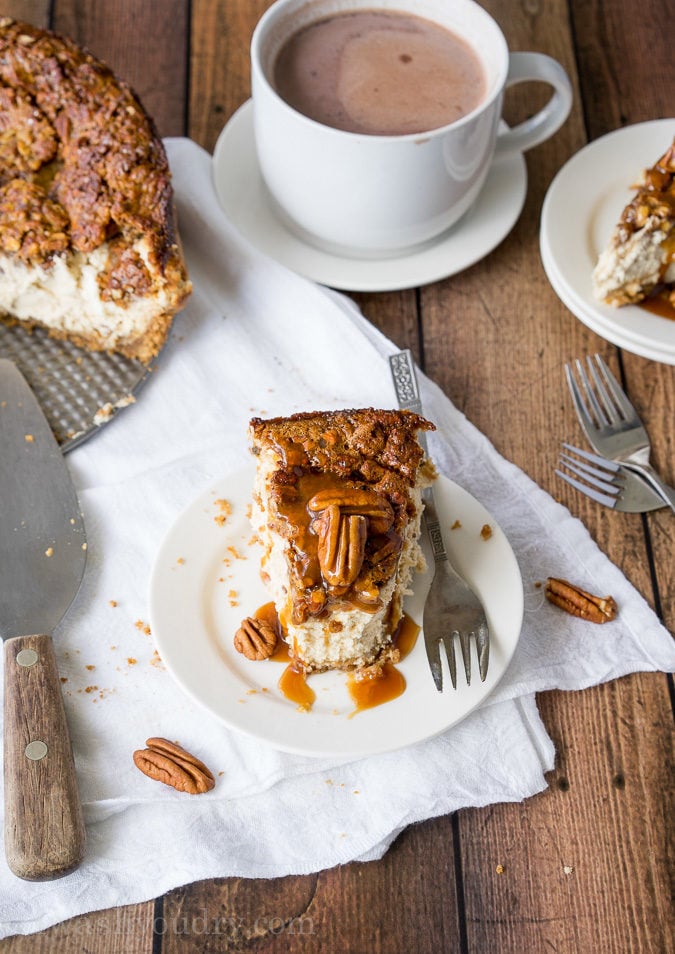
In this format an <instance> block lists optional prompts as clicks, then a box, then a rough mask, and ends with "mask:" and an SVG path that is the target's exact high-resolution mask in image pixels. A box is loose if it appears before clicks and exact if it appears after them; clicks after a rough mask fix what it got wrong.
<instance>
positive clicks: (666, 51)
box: [570, 0, 675, 158]
mask: <svg viewBox="0 0 675 954" xmlns="http://www.w3.org/2000/svg"><path fill="white" fill-rule="evenodd" d="M570 15H571V18H572V23H573V27H574V36H575V41H576V50H577V56H578V59H579V63H580V66H581V70H580V75H581V89H582V93H583V101H584V111H585V116H586V125H587V131H588V138H589V139H596V138H597V137H598V136H601V135H603V134H604V133H606V132H610V131H611V130H612V129H618V128H619V127H620V126H625V125H628V124H629V123H637V122H643V121H645V120H648V119H659V118H660V117H662V116H672V115H673V85H674V82H675V62H674V61H673V19H672V10H671V9H669V7H668V4H666V3H661V2H659V0H641V2H640V5H639V8H638V7H637V6H636V4H635V3H633V2H632V0H613V2H612V3H611V4H608V3H604V2H603V0H570ZM654 158H657V157H654Z"/></svg>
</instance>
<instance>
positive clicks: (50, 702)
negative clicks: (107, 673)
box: [0, 359, 86, 881]
mask: <svg viewBox="0 0 675 954" xmlns="http://www.w3.org/2000/svg"><path fill="white" fill-rule="evenodd" d="M85 562H86V542H85V531H84V522H83V519H82V514H81V513H80V506H79V503H78V500H77V494H76V493H75V488H74V487H73V484H72V481H71V479H70V474H69V472H68V469H67V467H66V464H65V462H64V460H63V456H62V454H61V451H60V449H59V446H58V444H57V443H56V440H55V438H54V435H53V433H52V430H51V428H50V426H49V424H48V423H47V420H46V418H45V416H44V414H43V412H42V410H41V408H40V405H39V404H38V402H37V400H36V398H35V396H34V395H33V392H32V391H31V389H30V388H29V386H28V384H27V383H26V381H25V379H24V377H23V376H22V374H21V373H20V372H19V371H18V369H17V368H16V366H15V365H14V364H13V363H12V362H11V361H7V360H4V359H3V360H0V636H1V637H2V639H3V641H4V657H5V659H4V668H5V700H4V762H5V852H6V856H7V863H8V865H9V867H10V868H11V870H12V871H13V872H14V874H15V875H17V876H18V877H20V878H25V879H27V880H30V881H41V880H48V879H51V878H57V877H60V876H61V875H64V874H66V873H67V872H68V871H72V870H73V868H75V867H76V866H77V865H78V864H79V862H80V861H81V859H82V856H83V853H84V840H85V833H84V823H83V819H82V807H81V804H80V798H79V793H78V790H77V780H76V777H75V766H74V762H73V755H72V749H71V745H70V738H69V734H68V725H67V723H66V717H65V711H64V706H63V699H62V696H61V686H60V683H59V676H58V672H57V669H56V662H55V658H54V650H53V645H52V637H51V632H52V630H53V629H54V627H55V626H56V625H57V624H58V623H59V622H60V621H61V619H62V617H63V616H64V615H65V613H66V611H67V609H68V607H69V606H70V604H71V602H72V600H73V599H74V598H75V594H76V593H77V591H78V589H79V586H80V582H81V580H82V576H83V573H84V567H85Z"/></svg>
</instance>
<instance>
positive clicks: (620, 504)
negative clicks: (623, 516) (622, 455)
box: [556, 444, 665, 513]
mask: <svg viewBox="0 0 675 954" xmlns="http://www.w3.org/2000/svg"><path fill="white" fill-rule="evenodd" d="M563 447H564V448H565V449H566V450H568V451H570V452H571V453H569V454H566V453H565V452H564V451H563V452H562V453H561V454H560V466H561V467H563V468H565V469H564V470H556V474H557V475H558V477H562V479H563V480H565V481H567V483H568V484H571V485H572V487H574V488H575V489H576V490H579V491H581V493H582V494H586V496H587V497H590V498H591V500H595V501H596V502H597V503H601V504H604V505H605V506H606V507H611V508H612V509H613V510H618V511H621V512H622V513H648V512H649V511H650V510H658V509H659V508H660V507H665V503H664V501H663V499H662V497H661V496H660V494H657V493H656V491H655V490H652V488H651V487H650V486H649V484H647V483H645V481H644V480H642V479H641V478H640V477H638V476H637V474H634V473H632V471H630V470H626V468H625V467H622V466H621V464H616V463H615V462H614V461H612V460H607V458H606V457H598V455H597V454H589V452H588V451H585V450H582V449H581V448H580V447H573V446H572V445H571V444H563ZM572 455H574V456H572ZM570 472H571V473H570ZM573 475H574V476H573Z"/></svg>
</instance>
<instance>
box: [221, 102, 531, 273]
mask: <svg viewBox="0 0 675 954" xmlns="http://www.w3.org/2000/svg"><path fill="white" fill-rule="evenodd" d="M213 181H214V185H215V189H216V193H217V195H218V199H219V201H220V204H221V206H222V207H223V209H224V211H225V212H226V214H227V216H228V217H229V219H230V221H231V222H232V223H233V224H234V226H235V227H236V228H237V229H238V230H239V232H241V234H242V235H243V236H244V237H245V238H246V239H248V240H249V242H251V244H252V245H253V246H254V247H255V248H257V249H258V251H260V252H264V253H265V254H267V255H269V256H270V257H271V258H273V259H275V260H276V261H278V262H280V263H281V264H282V265H286V266H287V267H288V268H290V269H291V270H292V271H294V272H298V273H299V274H300V275H304V276H305V277H307V278H311V279H314V281H317V282H321V283H322V284H324V285H330V286H331V287H333V288H340V289H343V290H345V291H393V290H395V289H399V288H414V287H416V286H418V285H425V284H428V283H429V282H434V281H438V280H439V279H441V278H447V277H448V276H449V275H455V274H456V273H457V272H460V271H462V270H463V269H465V268H468V267H469V266H470V265H474V264H475V263H476V262H478V261H480V259H482V258H484V257H485V256H486V255H488V254H489V253H490V252H491V251H492V250H493V249H494V248H496V246H497V245H498V244H499V243H500V242H501V241H502V240H503V239H504V238H506V236H507V235H508V233H509V232H510V231H511V229H512V228H513V226H514V225H515V223H516V221H517V220H518V216H519V215H520V212H521V210H522V208H523V203H524V201H525V195H526V193H527V170H526V166H525V160H524V158H523V156H522V155H520V154H516V155H515V156H511V157H508V158H507V157H505V158H503V159H499V160H496V161H495V162H494V163H493V165H492V168H491V169H490V172H489V173H488V177H487V180H486V182H485V186H484V187H483V190H482V192H481V194H480V195H479V197H478V200H477V201H476V203H475V205H474V206H473V208H471V209H470V210H469V212H467V214H466V215H465V216H464V217H463V218H462V220H461V221H460V222H458V223H457V224H456V225H455V226H453V227H452V228H451V229H449V230H448V231H447V232H445V233H444V234H443V235H442V236H440V237H439V238H438V240H437V241H435V242H434V243H430V244H429V245H426V246H424V247H423V248H421V249H420V250H419V251H416V252H414V253H412V254H409V255H404V256H400V257H398V258H387V259H384V260H376V261H373V260H371V259H369V260H363V259H355V258H346V257H345V258H343V257H341V256H339V255H333V254H331V253H329V252H325V251H321V250H319V249H317V248H314V247H313V246H311V245H309V244H307V243H306V242H304V241H303V240H302V239H301V238H299V236H297V235H295V234H294V233H293V232H291V231H290V230H289V229H288V228H287V226H286V225H285V224H284V223H283V222H282V221H281V220H280V219H279V218H278V216H277V215H276V213H275V211H274V209H273V208H272V203H271V201H270V199H269V196H268V193H267V190H266V188H265V185H264V183H263V181H262V177H261V175H260V171H259V168H258V161H257V157H256V151H255V143H254V137H253V115H252V103H251V101H250V100H249V101H248V102H246V103H244V105H243V106H241V107H240V108H239V109H238V110H237V112H236V113H235V114H234V115H233V116H232V118H231V119H230V121H229V122H228V123H227V125H226V126H225V128H224V129H223V131H222V132H221V134H220V136H219V137H218V142H217V143H216V148H215V150H214V153H213Z"/></svg>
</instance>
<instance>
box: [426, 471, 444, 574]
mask: <svg viewBox="0 0 675 954" xmlns="http://www.w3.org/2000/svg"><path fill="white" fill-rule="evenodd" d="M422 497H423V499H424V523H425V525H426V528H427V534H428V535H429V543H430V544H431V551H432V553H433V555H434V562H435V563H436V564H438V563H443V562H444V561H445V560H447V559H448V554H447V552H446V549H445V544H444V543H443V533H442V531H441V521H440V520H439V519H438V511H437V510H436V501H435V500H434V494H433V491H432V489H431V487H426V488H425V489H424V490H423V491H422Z"/></svg>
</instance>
